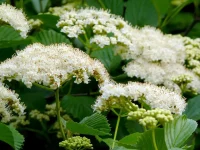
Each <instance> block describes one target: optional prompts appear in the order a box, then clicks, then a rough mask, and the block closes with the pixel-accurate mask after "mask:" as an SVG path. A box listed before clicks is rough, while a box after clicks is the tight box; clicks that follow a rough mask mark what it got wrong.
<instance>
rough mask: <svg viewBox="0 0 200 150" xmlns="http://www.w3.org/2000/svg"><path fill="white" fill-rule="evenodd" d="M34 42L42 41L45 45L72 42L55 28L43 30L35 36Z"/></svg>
mask: <svg viewBox="0 0 200 150" xmlns="http://www.w3.org/2000/svg"><path fill="white" fill-rule="evenodd" d="M33 41H34V42H40V43H42V44H44V45H51V44H56V43H66V44H70V41H69V40H68V39H67V38H66V37H65V36H64V35H62V34H61V33H58V32H56V31H54V30H42V31H41V32H39V33H37V34H36V35H35V36H34V37H33Z"/></svg>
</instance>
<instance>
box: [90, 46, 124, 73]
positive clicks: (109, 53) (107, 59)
mask: <svg viewBox="0 0 200 150" xmlns="http://www.w3.org/2000/svg"><path fill="white" fill-rule="evenodd" d="M90 56H91V57H93V58H97V59H99V60H100V61H101V62H102V63H103V64H104V66H105V67H106V69H107V70H108V71H109V72H112V71H114V70H115V69H117V68H118V67H119V66H120V63H121V58H120V56H119V55H115V54H114V52H113V50H112V48H111V47H106V48H103V49H100V50H95V51H93V52H92V53H91V55H90Z"/></svg>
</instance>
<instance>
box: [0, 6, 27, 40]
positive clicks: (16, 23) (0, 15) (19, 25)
mask: <svg viewBox="0 0 200 150" xmlns="http://www.w3.org/2000/svg"><path fill="white" fill-rule="evenodd" d="M0 20H2V21H4V22H6V23H9V24H10V25H11V26H12V27H13V28H15V29H16V30H19V31H20V35H21V36H22V37H23V38H26V37H27V33H28V32H29V30H30V26H29V23H28V21H27V19H26V17H25V14H24V13H23V12H22V10H17V9H16V8H15V7H13V6H11V5H9V4H1V5H0Z"/></svg>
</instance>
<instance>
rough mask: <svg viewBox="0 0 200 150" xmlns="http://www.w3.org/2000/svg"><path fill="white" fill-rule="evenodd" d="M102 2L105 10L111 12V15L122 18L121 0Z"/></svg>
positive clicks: (122, 7)
mask: <svg viewBox="0 0 200 150" xmlns="http://www.w3.org/2000/svg"><path fill="white" fill-rule="evenodd" d="M102 2H103V3H104V4H105V7H106V8H107V9H110V10H111V13H113V14H116V15H121V16H122V14H123V11H124V2H123V0H102Z"/></svg>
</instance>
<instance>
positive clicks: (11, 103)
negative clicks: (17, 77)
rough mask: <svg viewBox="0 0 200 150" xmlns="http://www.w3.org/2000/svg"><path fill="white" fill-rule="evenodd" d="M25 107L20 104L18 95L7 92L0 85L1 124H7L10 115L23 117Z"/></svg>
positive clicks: (7, 90)
mask: <svg viewBox="0 0 200 150" xmlns="http://www.w3.org/2000/svg"><path fill="white" fill-rule="evenodd" d="M24 110H25V106H24V105H23V104H22V103H20V99H19V98H18V94H16V93H14V91H11V90H9V89H8V88H6V87H4V86H3V84H2V83H0V116H1V117H0V118H1V122H9V121H10V120H11V119H12V115H13V114H16V115H19V116H20V115H23V114H24Z"/></svg>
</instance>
